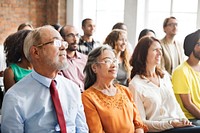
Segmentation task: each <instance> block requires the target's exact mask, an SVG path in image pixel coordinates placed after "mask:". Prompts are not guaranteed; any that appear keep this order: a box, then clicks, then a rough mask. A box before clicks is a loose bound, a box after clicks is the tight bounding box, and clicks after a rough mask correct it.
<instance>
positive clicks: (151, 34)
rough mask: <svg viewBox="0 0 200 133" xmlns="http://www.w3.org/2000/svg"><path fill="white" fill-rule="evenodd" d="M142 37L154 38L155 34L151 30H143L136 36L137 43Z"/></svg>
mask: <svg viewBox="0 0 200 133" xmlns="http://www.w3.org/2000/svg"><path fill="white" fill-rule="evenodd" d="M143 36H153V37H156V33H155V32H154V31H153V30H151V29H143V30H142V31H141V32H140V34H139V36H138V41H139V40H140V39H141V38H142V37H143Z"/></svg>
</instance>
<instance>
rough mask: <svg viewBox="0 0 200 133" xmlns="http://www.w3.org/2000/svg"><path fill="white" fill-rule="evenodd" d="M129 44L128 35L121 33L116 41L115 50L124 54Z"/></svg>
mask: <svg viewBox="0 0 200 133" xmlns="http://www.w3.org/2000/svg"><path fill="white" fill-rule="evenodd" d="M127 43H128V41H127V34H126V33H121V34H119V38H118V40H117V41H116V44H115V49H116V50H117V51H120V52H123V51H125V49H126V47H127Z"/></svg>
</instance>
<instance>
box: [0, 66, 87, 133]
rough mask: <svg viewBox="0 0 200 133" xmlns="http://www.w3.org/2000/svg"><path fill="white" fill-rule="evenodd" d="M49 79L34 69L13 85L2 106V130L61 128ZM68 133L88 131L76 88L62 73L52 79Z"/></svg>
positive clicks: (35, 132)
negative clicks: (55, 84)
mask: <svg viewBox="0 0 200 133" xmlns="http://www.w3.org/2000/svg"><path fill="white" fill-rule="evenodd" d="M51 80H52V79H49V78H46V77H44V76H42V75H40V74H38V73H37V72H35V71H34V70H33V71H32V72H31V73H30V74H29V75H27V76H26V77H24V78H23V79H22V80H20V81H19V82H17V83H16V84H15V85H14V86H12V87H11V88H10V89H9V90H8V91H7V92H6V94H5V97H4V101H3V106H2V119H1V131H2V132H3V133H24V132H25V133H55V132H57V131H59V130H60V128H59V125H58V121H57V118H56V112H55V110H54V105H53V103H52V100H51V95H50V91H49V86H50V83H51ZM55 80H56V82H57V89H58V93H59V97H60V101H61V105H62V109H63V112H64V116H65V120H66V124H67V125H66V126H67V132H68V133H88V127H87V124H86V119H85V114H84V109H83V105H82V100H81V93H80V89H79V87H78V86H77V85H76V84H75V83H74V82H72V81H70V80H68V79H66V78H65V77H63V76H60V75H57V76H56V78H55Z"/></svg>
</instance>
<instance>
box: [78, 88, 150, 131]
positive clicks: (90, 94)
mask: <svg viewBox="0 0 200 133" xmlns="http://www.w3.org/2000/svg"><path fill="white" fill-rule="evenodd" d="M116 88H117V93H116V94H115V95H114V96H107V95H105V94H103V93H102V92H101V91H99V90H97V89H95V88H93V87H90V88H88V89H87V90H86V91H84V92H83V93H82V101H83V105H84V111H85V115H86V120H87V124H88V127H89V132H90V133H134V132H135V129H137V128H143V129H144V131H145V132H146V131H147V130H148V129H147V127H146V126H145V125H144V124H143V122H142V120H141V118H140V115H139V112H138V110H137V107H136V105H135V103H134V101H133V98H132V95H131V93H130V92H129V90H128V88H126V87H125V86H122V85H118V84H117V85H116Z"/></svg>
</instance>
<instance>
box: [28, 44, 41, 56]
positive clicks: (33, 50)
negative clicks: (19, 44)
mask: <svg viewBox="0 0 200 133" xmlns="http://www.w3.org/2000/svg"><path fill="white" fill-rule="evenodd" d="M29 52H30V55H32V56H34V57H35V58H39V50H38V48H37V47H35V46H32V47H31V48H30V50H29Z"/></svg>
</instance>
